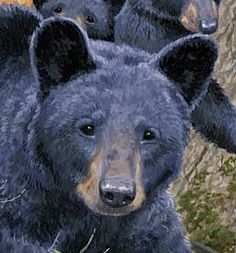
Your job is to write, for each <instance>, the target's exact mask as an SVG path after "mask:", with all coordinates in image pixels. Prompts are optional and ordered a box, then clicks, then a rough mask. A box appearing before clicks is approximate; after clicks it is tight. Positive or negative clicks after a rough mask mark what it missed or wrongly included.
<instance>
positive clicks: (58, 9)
mask: <svg viewBox="0 0 236 253" xmlns="http://www.w3.org/2000/svg"><path fill="white" fill-rule="evenodd" d="M53 11H54V12H55V13H57V14H59V13H62V8H61V7H56V8H55V9H54V10H53Z"/></svg>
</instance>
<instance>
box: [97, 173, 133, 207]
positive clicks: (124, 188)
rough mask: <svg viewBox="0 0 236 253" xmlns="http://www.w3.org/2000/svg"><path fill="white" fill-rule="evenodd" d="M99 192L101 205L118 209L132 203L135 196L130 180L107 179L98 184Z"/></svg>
mask: <svg viewBox="0 0 236 253" xmlns="http://www.w3.org/2000/svg"><path fill="white" fill-rule="evenodd" d="M99 192H100V198H101V200H102V202H103V203H105V204H106V205H108V206H111V207H113V208H118V207H123V206H127V205H129V204H130V203H132V202H133V200H134V199H135V196H136V186H135V183H134V182H133V181H131V180H122V179H119V178H108V179H104V180H102V181H101V182H100V184H99Z"/></svg>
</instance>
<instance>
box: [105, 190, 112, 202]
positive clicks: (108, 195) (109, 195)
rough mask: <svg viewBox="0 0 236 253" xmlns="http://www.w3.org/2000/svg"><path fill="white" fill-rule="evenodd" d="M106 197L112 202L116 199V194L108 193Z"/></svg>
mask: <svg viewBox="0 0 236 253" xmlns="http://www.w3.org/2000/svg"><path fill="white" fill-rule="evenodd" d="M104 197H105V198H106V199H107V200H110V201H112V200H113V199H114V194H113V193H112V192H106V193H105V194H104Z"/></svg>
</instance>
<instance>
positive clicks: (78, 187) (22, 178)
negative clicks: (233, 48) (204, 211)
mask: <svg viewBox="0 0 236 253" xmlns="http://www.w3.org/2000/svg"><path fill="white" fill-rule="evenodd" d="M9 15H10V13H9ZM21 22H22V23H23V24H24V25H22V27H25V26H26V27H27V23H26V22H25V21H24V20H21ZM29 23H30V22H29ZM9 27H10V28H12V27H11V26H9ZM20 27H21V26H20V25H19V26H18V28H20ZM5 28H6V29H7V27H5ZM14 32H15V29H13V30H7V32H6V33H5V36H6V37H8V36H9V38H8V39H9V40H8V41H9V43H11V44H12V45H16V44H17V45H18V46H19V48H22V49H25V48H27V46H28V44H27V43H28V42H27V41H26V42H25V41H17V40H12V39H11V38H14ZM22 32H24V30H23V31H22ZM11 36H13V37H11ZM26 37H27V36H26ZM24 43H26V45H25V44H24ZM31 45H32V47H31V50H30V57H31V64H32V67H33V73H34V74H35V77H36V79H37V80H38V82H35V81H34V78H33V76H32V74H31V73H32V72H31V71H30V70H29V68H28V67H25V66H24V65H23V64H22V63H24V61H25V62H27V57H28V55H27V54H25V58H26V59H24V57H23V56H24V54H21V55H20V54H19V52H18V53H17V54H14V52H9V51H7V53H4V48H1V54H2V53H4V55H5V56H7V54H8V57H5V58H4V62H3V61H1V63H2V64H1V68H0V73H1V75H0V76H1V81H0V83H1V85H0V96H1V99H0V101H1V108H2V109H1V112H0V114H1V116H0V131H1V134H0V143H1V146H0V166H1V181H4V182H5V185H4V188H2V189H1V195H2V196H5V197H7V198H8V199H9V201H4V202H3V201H1V202H0V203H1V204H0V219H1V223H0V231H1V232H0V248H1V252H3V253H5V252H7V253H9V252H14V253H18V252H24V253H25V252H45V250H47V249H49V248H50V247H51V245H52V244H53V241H54V239H55V238H56V237H57V235H59V238H58V245H56V246H55V247H56V248H58V249H59V250H61V251H62V252H65V253H66V252H71V251H72V252H79V251H80V249H81V248H83V247H84V246H85V245H86V244H87V242H88V240H89V237H90V235H91V234H92V232H93V231H94V229H96V233H95V235H94V239H93V242H92V243H91V244H90V246H89V248H88V249H87V250H86V252H93V253H94V252H103V251H105V250H106V249H107V248H109V249H110V250H111V252H115V253H118V252H124V253H130V252H140V253H141V252H150V253H152V252H153V253H154V252H155V253H158V252H159V253H163V252H171V253H179V252H181V253H185V252H186V253H187V252H191V250H190V246H189V244H188V243H187V242H186V241H185V239H184V236H183V231H182V226H181V223H180V220H179V216H178V215H177V213H176V211H175V208H174V204H173V199H172V198H171V196H169V194H168V193H167V192H166V189H167V187H168V185H169V183H170V182H171V181H173V180H174V179H176V178H177V177H178V175H179V172H180V166H181V162H182V157H183V153H184V149H185V146H186V143H187V139H188V133H189V121H190V115H191V111H192V109H193V108H194V106H195V104H196V103H198V102H199V100H200V99H201V97H202V96H203V94H204V93H205V91H206V89H207V87H208V82H207V80H208V78H209V76H210V75H211V72H212V71H213V68H214V63H215V60H216V56H217V50H216V47H215V45H214V43H213V42H212V41H210V40H209V39H208V38H207V37H205V36H191V37H188V38H185V39H182V40H180V41H177V42H175V43H173V44H172V45H170V46H168V47H167V48H165V49H164V50H163V51H162V52H161V53H160V54H158V55H149V54H147V53H144V52H142V51H139V50H135V49H131V48H129V47H119V46H115V45H114V44H109V43H105V42H93V41H91V40H90V41H88V40H87V38H86V35H85V34H84V33H83V32H82V31H81V30H80V28H78V27H77V26H76V24H75V23H74V22H72V21H70V20H68V19H66V20H64V19H61V18H52V19H50V20H46V21H45V22H44V23H43V24H41V25H40V29H38V30H37V32H36V34H35V35H34V36H33V40H32V43H31ZM10 48H11V47H10ZM203 63H204V64H203ZM178 66H179V67H178ZM189 75H191V76H192V77H193V78H192V80H189V79H188V77H189ZM193 84H194V85H193ZM147 87H148V89H147ZM131 91H132V92H131ZM16 193H19V195H18V197H15V200H14V201H10V199H14V196H13V195H14V194H16Z"/></svg>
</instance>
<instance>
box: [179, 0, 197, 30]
mask: <svg viewBox="0 0 236 253" xmlns="http://www.w3.org/2000/svg"><path fill="white" fill-rule="evenodd" d="M180 21H181V23H182V25H183V26H184V27H185V28H186V29H188V30H190V31H193V32H198V30H199V8H198V5H197V4H196V3H190V4H188V5H187V6H185V7H184V9H183V11H182V14H181V17H180Z"/></svg>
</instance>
